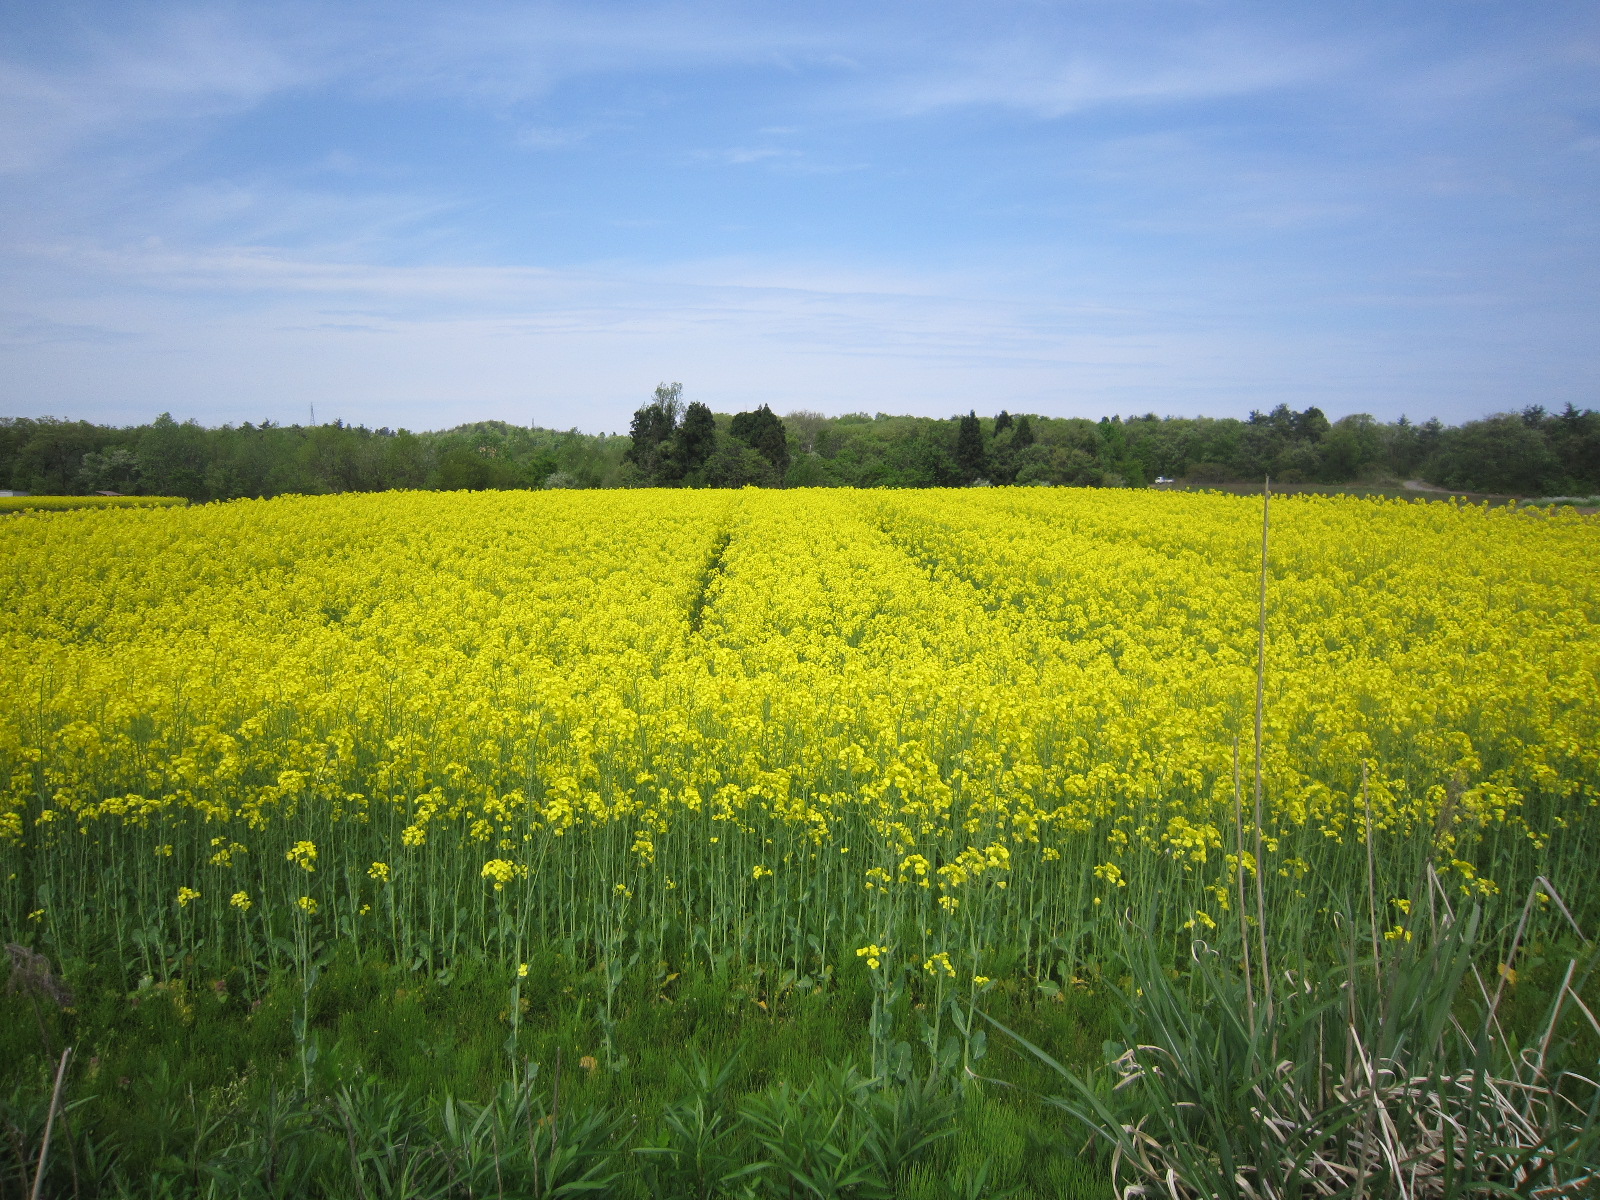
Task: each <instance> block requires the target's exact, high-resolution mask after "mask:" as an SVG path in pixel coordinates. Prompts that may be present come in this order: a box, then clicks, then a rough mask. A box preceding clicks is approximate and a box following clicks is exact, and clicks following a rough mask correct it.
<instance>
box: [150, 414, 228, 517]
mask: <svg viewBox="0 0 1600 1200" xmlns="http://www.w3.org/2000/svg"><path fill="white" fill-rule="evenodd" d="M207 443H208V439H207V437H206V432H205V430H203V429H201V428H200V426H199V425H198V424H197V423H196V422H194V421H185V422H183V424H181V425H180V424H179V423H178V422H177V421H174V420H173V419H172V414H171V413H162V414H161V415H160V416H159V417H157V418H156V419H155V420H154V421H152V422H151V423H150V424H149V425H147V426H145V428H144V431H143V432H142V433H141V434H140V435H139V449H138V457H139V478H140V482H141V483H142V484H143V486H144V488H145V490H146V491H147V492H148V493H149V494H150V495H155V496H187V497H188V498H189V499H191V500H203V499H206V498H207V495H206V490H205V482H206V467H207V466H208V465H209V464H208V459H209V458H210V455H209V454H208V453H207V451H208V449H209V446H208V444H207Z"/></svg>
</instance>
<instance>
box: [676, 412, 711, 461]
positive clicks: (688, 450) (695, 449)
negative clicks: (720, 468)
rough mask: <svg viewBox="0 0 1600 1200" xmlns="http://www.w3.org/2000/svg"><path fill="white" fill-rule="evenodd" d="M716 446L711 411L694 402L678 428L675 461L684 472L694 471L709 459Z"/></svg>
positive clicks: (684, 414)
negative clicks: (681, 466)
mask: <svg viewBox="0 0 1600 1200" xmlns="http://www.w3.org/2000/svg"><path fill="white" fill-rule="evenodd" d="M716 444H717V423H716V421H715V420H714V419H713V418H712V416H711V410H710V409H709V408H707V407H706V406H705V405H704V404H701V403H700V401H698V400H696V401H695V402H694V403H692V404H691V405H689V407H688V408H686V409H685V410H684V413H683V424H682V425H680V426H678V453H677V459H678V461H679V462H680V463H682V464H683V469H684V470H685V471H696V470H699V469H700V467H702V466H704V465H705V461H706V459H708V458H710V457H711V451H712V450H713V449H715V448H716Z"/></svg>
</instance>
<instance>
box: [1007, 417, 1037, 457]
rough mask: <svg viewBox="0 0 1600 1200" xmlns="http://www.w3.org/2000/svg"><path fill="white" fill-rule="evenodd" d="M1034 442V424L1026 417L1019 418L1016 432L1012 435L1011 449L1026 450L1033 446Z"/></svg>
mask: <svg viewBox="0 0 1600 1200" xmlns="http://www.w3.org/2000/svg"><path fill="white" fill-rule="evenodd" d="M1033 441H1034V438H1033V422H1032V421H1030V420H1028V418H1027V416H1026V415H1024V416H1020V417H1018V418H1017V428H1016V432H1015V433H1013V434H1012V435H1011V448H1012V449H1013V450H1026V449H1027V448H1028V447H1029V446H1031V445H1033Z"/></svg>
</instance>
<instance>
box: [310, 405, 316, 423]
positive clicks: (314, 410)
mask: <svg viewBox="0 0 1600 1200" xmlns="http://www.w3.org/2000/svg"><path fill="white" fill-rule="evenodd" d="M311 423H312V424H313V425H315V424H316V423H317V406H316V405H315V404H313V405H312V406H311Z"/></svg>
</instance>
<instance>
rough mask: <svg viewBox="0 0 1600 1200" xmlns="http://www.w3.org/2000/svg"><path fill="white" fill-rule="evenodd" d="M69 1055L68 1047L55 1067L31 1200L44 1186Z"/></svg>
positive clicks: (69, 1047)
mask: <svg viewBox="0 0 1600 1200" xmlns="http://www.w3.org/2000/svg"><path fill="white" fill-rule="evenodd" d="M71 1053H72V1047H71V1046H68V1047H67V1048H66V1049H65V1050H63V1051H62V1052H61V1062H60V1063H58V1064H57V1066H56V1086H55V1087H54V1088H53V1089H52V1090H51V1092H50V1111H49V1112H48V1113H47V1114H45V1118H44V1140H43V1141H42V1142H40V1143H39V1164H38V1166H36V1167H35V1168H34V1171H33V1191H32V1193H31V1198H32V1200H39V1189H40V1188H42V1187H43V1186H44V1168H45V1163H46V1162H47V1161H48V1159H49V1156H50V1132H51V1130H53V1129H54V1128H55V1124H56V1108H57V1107H58V1106H59V1105H60V1103H61V1085H62V1083H64V1082H65V1081H66V1077H67V1056H68V1055H70V1054H71Z"/></svg>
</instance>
